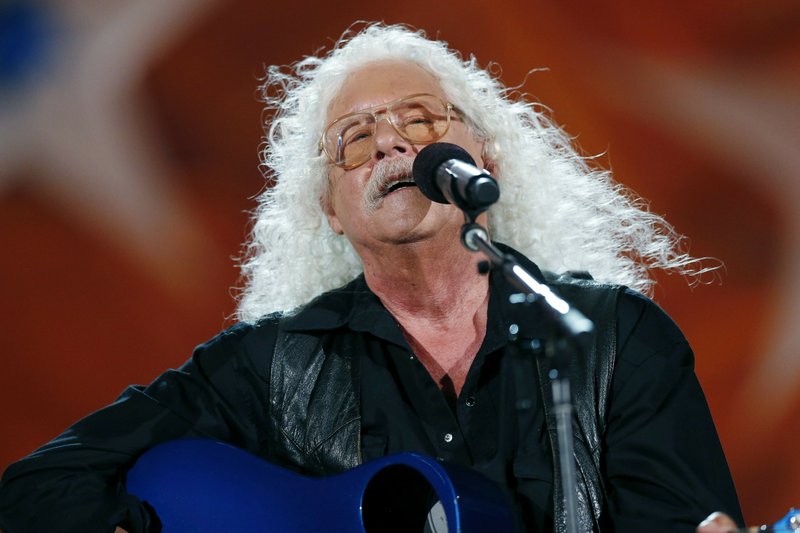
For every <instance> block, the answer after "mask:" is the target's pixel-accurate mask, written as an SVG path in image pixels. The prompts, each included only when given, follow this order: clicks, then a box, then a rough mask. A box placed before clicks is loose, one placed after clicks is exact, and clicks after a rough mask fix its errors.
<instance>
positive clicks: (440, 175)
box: [412, 143, 500, 214]
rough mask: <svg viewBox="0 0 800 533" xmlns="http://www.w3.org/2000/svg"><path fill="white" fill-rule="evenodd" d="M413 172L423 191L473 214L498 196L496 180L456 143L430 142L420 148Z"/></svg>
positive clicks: (484, 207)
mask: <svg viewBox="0 0 800 533" xmlns="http://www.w3.org/2000/svg"><path fill="white" fill-rule="evenodd" d="M412 173H413V175H414V181H415V182H416V183H417V186H418V187H419V190H420V191H421V192H422V194H424V195H425V196H427V197H428V198H430V199H431V200H433V201H434V202H438V203H440V204H453V205H456V206H458V207H459V208H461V209H463V210H465V211H470V212H472V213H473V214H476V213H480V212H481V211H485V210H486V209H488V208H489V206H490V205H492V204H493V203H495V202H496V201H497V199H498V198H499V197H500V188H499V187H498V186H497V181H496V180H495V179H494V178H493V177H492V176H491V175H489V173H488V172H486V171H485V170H482V169H480V168H478V167H476V166H475V160H474V159H472V156H470V155H469V153H467V151H466V150H464V149H463V148H461V147H460V146H456V145H455V144H450V143H433V144H430V145H428V146H426V147H425V148H423V149H422V150H420V152H419V154H417V158H416V159H415V160H414V167H413V170H412Z"/></svg>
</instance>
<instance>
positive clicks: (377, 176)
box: [364, 157, 414, 211]
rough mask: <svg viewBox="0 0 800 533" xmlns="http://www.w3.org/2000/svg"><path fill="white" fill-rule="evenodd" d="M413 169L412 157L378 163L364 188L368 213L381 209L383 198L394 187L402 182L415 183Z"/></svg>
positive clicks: (384, 160) (388, 159) (390, 159)
mask: <svg viewBox="0 0 800 533" xmlns="http://www.w3.org/2000/svg"><path fill="white" fill-rule="evenodd" d="M413 167H414V159H413V158H411V157H391V158H386V159H381V160H380V161H378V163H377V164H376V165H375V166H374V167H373V169H372V175H371V176H370V179H369V182H368V183H367V186H366V187H365V188H364V206H365V207H366V209H367V211H374V210H375V209H377V208H378V207H380V205H381V202H383V197H384V196H386V194H387V193H388V192H389V189H390V188H391V187H392V185H394V184H396V183H400V182H402V181H414V178H413V173H412V169H413Z"/></svg>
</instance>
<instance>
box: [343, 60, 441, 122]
mask: <svg viewBox="0 0 800 533" xmlns="http://www.w3.org/2000/svg"><path fill="white" fill-rule="evenodd" d="M419 93H427V94H433V95H434V96H439V97H440V98H442V99H446V98H445V94H444V91H443V90H442V88H441V85H440V84H439V80H438V79H437V78H436V77H435V76H434V75H433V74H431V73H430V72H428V71H427V70H425V69H424V68H423V67H421V66H420V65H418V64H416V63H413V62H411V61H400V60H387V61H376V62H374V63H369V64H367V65H364V66H363V67H360V68H358V69H356V70H354V71H352V72H351V73H349V74H348V75H347V79H346V80H345V82H344V83H343V84H342V86H341V88H340V89H339V92H338V94H337V95H336V96H334V98H333V99H332V100H331V103H330V105H329V106H328V115H329V117H331V118H333V117H339V116H342V115H346V114H348V113H353V112H356V111H362V110H365V109H371V108H374V107H379V106H381V105H382V104H386V103H388V102H391V101H393V100H397V99H398V98H402V97H405V96H409V95H411V94H419Z"/></svg>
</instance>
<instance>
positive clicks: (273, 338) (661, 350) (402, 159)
mask: <svg viewBox="0 0 800 533" xmlns="http://www.w3.org/2000/svg"><path fill="white" fill-rule="evenodd" d="M276 90H277V94H276ZM264 94H265V97H266V99H267V102H268V104H269V105H270V106H272V107H275V108H277V114H276V116H275V118H274V119H273V121H272V123H271V127H270V129H269V135H268V142H267V143H266V148H265V154H264V157H265V161H264V163H265V166H266V167H267V168H268V169H269V178H271V179H272V180H274V182H275V184H274V186H273V187H272V188H270V189H268V190H267V191H266V192H265V193H264V195H263V196H262V199H261V207H260V209H259V211H258V213H257V215H256V223H255V226H254V230H253V235H252V240H251V243H250V244H249V248H248V251H249V253H248V258H247V260H246V262H245V263H244V265H243V269H244V273H245V275H246V277H247V280H248V283H247V286H246V288H245V290H244V291H243V294H242V297H241V300H240V305H239V318H240V320H241V322H240V323H239V324H238V325H236V326H234V327H232V328H230V329H229V330H227V331H225V332H223V333H222V334H220V335H219V336H218V337H216V338H215V339H213V340H211V341H209V342H208V343H206V344H204V345H202V346H200V347H199V348H198V349H197V350H196V351H195V353H194V355H193V357H192V359H191V360H189V361H188V362H187V363H186V364H185V365H184V366H183V367H181V368H180V369H179V370H177V371H169V372H167V373H165V374H163V375H162V376H160V377H159V378H157V379H156V380H155V381H154V382H153V383H152V384H151V385H150V386H148V387H147V388H142V387H131V388H129V389H128V390H127V391H126V392H125V393H124V394H123V395H122V396H121V397H120V399H118V400H117V401H116V402H115V403H114V404H113V405H111V406H109V407H107V408H105V409H102V410H100V411H98V412H97V413H94V414H93V415H90V416H89V417H87V418H85V419H83V420H82V421H80V422H78V423H76V424H75V425H74V426H72V427H71V428H70V429H68V430H67V431H66V432H65V433H64V434H63V435H61V436H60V437H58V438H57V439H55V440H54V441H52V442H51V443H49V444H47V445H45V446H44V447H43V448H41V449H40V450H38V451H36V452H35V453H34V454H32V455H31V456H30V457H28V458H25V459H23V460H21V461H20V462H19V463H17V464H15V465H12V466H11V467H10V468H9V469H8V471H7V472H6V473H5V476H4V478H3V485H2V492H1V493H0V516H1V517H2V520H0V525H2V526H3V527H4V528H6V531H7V533H12V532H14V531H47V530H53V529H56V530H58V529H62V530H68V531H92V530H97V531H110V530H112V529H113V528H114V527H117V526H118V527H120V528H124V529H126V530H132V531H134V530H135V531H141V530H146V529H147V528H148V527H149V526H148V524H153V523H154V522H155V518H154V516H153V514H154V513H157V512H158V509H156V510H155V511H153V510H152V509H149V508H148V507H147V506H146V505H143V504H142V503H141V502H140V501H139V500H138V499H137V498H135V497H134V496H132V495H129V494H126V493H125V490H124V486H123V483H122V482H121V480H122V479H123V476H124V473H125V471H126V469H128V468H130V465H131V464H132V463H133V462H134V461H135V459H136V458H137V457H138V456H139V455H140V454H141V453H142V452H144V451H145V450H147V449H150V448H152V447H153V446H154V445H156V444H159V443H162V442H165V441H170V440H174V439H178V438H182V437H186V436H202V437H206V438H211V439H215V440H221V441H225V442H228V443H231V444H234V445H236V446H239V447H241V448H243V449H245V450H248V451H250V452H252V453H254V454H256V455H260V456H262V457H265V458H267V459H269V460H270V461H273V462H275V463H278V464H282V465H285V466H290V467H292V468H293V469H298V470H301V471H303V472H306V473H310V474H329V473H333V472H338V471H343V470H346V469H349V468H351V467H353V466H356V465H358V464H359V463H361V462H365V461H367V460H370V459H374V458H378V457H381V456H384V455H386V454H389V453H393V452H400V451H417V452H422V453H425V454H428V455H430V456H433V457H437V458H441V459H443V460H444V461H447V462H450V463H455V464H461V465H465V466H468V467H471V468H473V469H475V470H477V471H479V472H482V473H483V474H485V475H486V476H488V477H489V478H491V479H493V480H494V481H495V482H496V483H497V484H498V485H499V486H500V487H503V488H504V489H505V490H506V491H507V493H508V494H509V495H510V496H511V499H512V501H513V503H514V510H515V512H516V515H517V520H518V522H519V524H520V528H522V529H525V530H528V531H551V530H553V529H556V530H558V531H563V530H564V523H565V518H564V516H563V507H562V506H561V505H560V501H559V498H557V497H556V495H558V494H559V493H560V490H561V482H560V480H559V479H558V476H554V473H553V472H554V464H553V455H552V452H553V447H554V445H555V444H554V443H553V442H552V441H551V440H550V435H551V434H552V430H553V429H554V428H553V427H552V420H551V418H550V417H549V416H547V412H548V409H549V407H550V402H551V399H550V398H549V396H548V394H545V389H546V388H547V384H546V382H545V381H544V380H543V378H540V377H537V376H536V375H533V374H532V375H530V376H526V377H523V379H519V376H518V375H515V373H518V372H519V370H518V369H517V368H516V367H515V366H514V365H513V364H512V363H511V361H510V359H511V358H510V357H509V356H508V352H509V350H510V347H509V340H508V337H507V326H508V321H507V320H508V318H509V313H510V311H509V310H508V309H507V305H506V304H505V302H506V301H507V300H508V296H509V295H510V294H511V293H512V292H513V290H512V289H511V288H510V287H509V286H508V285H507V284H506V282H505V281H504V280H503V277H502V276H501V275H499V274H498V273H495V272H492V273H491V274H489V275H484V274H481V273H480V272H479V270H478V268H477V267H478V262H479V261H480V260H481V259H482V257H480V256H479V254H475V253H471V252H469V251H467V250H466V249H465V248H464V247H463V246H462V244H461V243H460V240H459V231H460V228H461V226H462V224H463V222H464V216H463V214H462V212H461V211H460V210H459V209H457V208H456V207H454V206H452V205H448V204H440V203H433V202H431V201H430V200H428V199H427V198H426V197H425V196H423V195H422V194H421V193H420V191H419V189H418V188H417V187H416V186H415V182H414V180H413V178H412V164H413V162H414V159H415V157H416V155H417V153H418V152H419V151H420V150H421V149H422V148H423V147H424V146H425V145H428V144H431V143H434V142H439V141H446V142H449V143H453V144H456V145H459V146H461V147H463V148H464V149H465V150H466V151H467V152H468V153H469V154H470V155H471V156H472V158H473V159H474V160H475V161H476V162H477V164H478V165H479V166H481V167H483V168H485V169H487V170H488V171H490V172H491V173H493V174H494V175H495V176H496V177H497V178H498V181H499V183H500V186H501V189H502V194H501V198H500V201H499V202H498V203H497V204H496V205H495V206H493V207H492V208H491V209H490V210H489V211H488V213H486V214H484V215H481V217H480V218H479V221H480V222H482V223H484V224H486V225H487V226H488V229H489V231H490V232H491V234H492V237H493V240H495V241H499V242H502V243H505V245H509V246H510V247H503V250H504V251H506V252H507V253H510V254H512V255H514V256H515V257H516V258H517V259H518V260H519V261H520V262H521V263H522V264H523V265H524V266H525V267H526V268H527V269H528V271H529V272H531V273H532V275H533V276H534V277H537V278H539V279H540V280H544V279H547V280H548V281H550V282H551V283H552V284H553V287H554V288H555V289H556V290H557V291H559V292H560V293H561V294H562V295H564V297H565V298H567V299H568V300H570V301H571V302H572V303H573V304H574V305H575V306H576V307H578V308H579V309H581V310H583V311H584V312H585V313H586V314H587V315H588V316H589V318H591V319H592V320H593V321H594V322H595V326H596V331H597V335H596V337H595V341H594V346H592V347H591V348H590V349H589V350H588V353H587V354H585V357H584V358H578V360H574V361H573V364H572V368H571V370H572V372H571V376H572V379H573V389H574V396H575V399H576V401H575V404H576V409H577V412H576V413H575V416H576V420H579V421H580V423H579V424H576V425H575V428H576V432H577V439H576V442H575V454H574V455H575V457H576V458H577V461H578V464H579V467H580V469H581V472H582V474H583V476H584V477H583V482H582V483H581V484H580V489H579V490H580V491H581V497H580V498H578V501H579V509H578V511H579V512H578V515H579V518H580V524H579V527H580V528H581V530H582V531H583V530H589V529H595V530H603V531H636V532H641V531H693V530H694V529H695V528H696V527H697V524H698V523H699V522H700V521H701V520H703V519H704V518H705V517H706V516H708V515H709V514H710V513H711V512H713V511H722V512H724V513H727V514H729V515H731V516H732V517H733V518H734V519H737V520H739V521H741V512H740V510H739V505H738V502H737V497H736V493H735V490H734V488H733V483H732V481H731V478H730V474H729V472H728V468H727V465H726V462H725V458H724V456H723V454H722V450H721V448H720V445H719V441H718V438H717V435H716V431H715V429H714V426H713V423H712V421H711V417H710V414H709V412H708V408H707V406H706V403H705V399H704V397H703V394H702V391H701V389H700V386H699V384H698V382H697V380H696V377H695V375H694V372H693V357H692V353H691V350H690V348H689V346H688V344H687V343H686V341H685V339H684V338H683V336H682V335H681V333H680V331H679V330H678V329H677V327H676V326H675V325H674V324H673V322H672V321H671V320H670V319H669V318H668V317H667V316H666V315H665V314H664V313H663V312H662V311H661V310H660V309H659V308H658V307H657V306H656V305H655V304H654V303H652V302H651V301H650V300H648V299H647V298H646V297H644V296H642V294H641V293H640V292H636V290H638V291H642V292H647V290H648V288H649V287H650V284H651V281H650V279H649V278H648V276H647V272H648V270H649V269H650V268H668V269H677V270H678V271H681V272H684V273H686V272H690V271H691V268H692V264H693V262H692V260H691V258H689V257H687V256H685V255H682V254H680V253H678V252H677V251H676V243H677V239H676V237H675V235H674V234H673V233H672V230H671V228H670V227H669V226H668V225H667V224H666V223H665V222H664V221H663V220H661V219H660V218H659V217H657V216H655V215H653V214H651V213H648V212H647V211H645V210H643V209H641V208H640V207H639V205H638V204H637V203H636V202H634V201H632V200H631V199H630V198H631V196H630V195H629V194H627V193H622V192H621V191H620V189H619V187H618V186H617V185H615V184H614V183H613V182H612V181H611V179H610V177H609V176H608V174H607V173H604V172H600V171H596V170H592V169H590V168H588V167H587V166H586V164H585V163H584V161H583V160H582V159H581V158H580V157H579V156H578V155H577V154H576V153H575V151H574V150H573V149H572V148H571V147H570V145H569V142H568V140H567V139H566V137H565V135H564V134H563V133H562V132H561V131H560V130H559V129H558V128H557V127H555V126H553V125H552V124H550V123H549V122H548V121H547V120H546V118H545V117H544V116H543V115H542V114H541V113H540V112H539V111H538V110H537V109H535V108H534V107H533V106H531V105H530V104H527V103H524V102H515V101H511V100H509V99H507V98H505V96H504V89H503V88H502V87H501V85H500V84H499V83H498V82H497V81H496V80H494V79H492V78H491V77H490V76H489V75H488V74H487V73H486V72H485V71H483V70H480V69H479V68H477V67H476V65H475V63H474V61H462V60H461V59H460V58H459V57H458V55H457V54H455V53H453V52H451V51H450V50H448V49H447V48H446V46H445V44H444V43H441V42H435V41H429V40H427V39H425V38H424V37H423V36H422V35H420V34H419V33H414V32H412V31H409V30H407V29H405V28H402V27H385V26H382V25H372V26H369V27H367V28H366V29H364V30H363V31H362V32H361V33H359V34H357V35H354V36H352V37H350V38H346V39H343V40H341V41H340V42H339V43H338V44H337V46H336V47H335V49H334V50H333V51H331V52H330V54H329V55H328V56H327V57H325V58H316V57H311V58H307V59H305V60H303V61H302V62H300V63H299V64H298V65H296V68H295V69H294V73H287V72H286V71H283V70H281V69H277V68H273V69H271V70H270V71H269V77H268V81H267V84H266V86H265V93H264ZM499 246H503V245H499ZM526 256H527V257H526ZM531 260H533V261H535V262H536V263H537V264H538V266H537V264H534V263H533V262H531ZM539 267H541V268H542V270H540V268H539ZM543 270H546V271H552V272H562V271H566V270H573V271H588V272H590V273H591V275H592V276H593V278H594V281H591V280H588V279H576V278H574V277H570V276H561V277H557V276H554V275H549V274H544V273H543ZM583 277H584V278H585V276H583ZM337 287H338V288H337ZM531 368H533V367H531ZM520 383H523V384H524V385H523V386H524V387H527V388H529V390H528V391H526V392H531V391H532V394H531V396H530V397H531V398H533V404H534V405H533V406H532V407H530V408H529V409H527V410H526V411H518V410H517V409H516V408H515V403H514V402H515V394H517V393H519V391H518V390H516V389H517V388H518V387H519V384H520ZM587 406H588V407H587ZM726 519H727V518H718V519H716V520H715V521H714V522H713V523H711V522H710V523H709V525H708V526H704V527H709V528H711V527H717V526H719V527H727V524H728V523H727V522H725V523H723V522H722V520H726Z"/></svg>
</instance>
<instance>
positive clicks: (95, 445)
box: [0, 265, 741, 533]
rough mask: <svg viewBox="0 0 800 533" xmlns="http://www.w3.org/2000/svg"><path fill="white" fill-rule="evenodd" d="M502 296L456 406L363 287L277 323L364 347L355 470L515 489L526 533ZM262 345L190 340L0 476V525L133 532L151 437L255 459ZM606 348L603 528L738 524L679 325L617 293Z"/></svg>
mask: <svg viewBox="0 0 800 533" xmlns="http://www.w3.org/2000/svg"><path fill="white" fill-rule="evenodd" d="M531 267H532V266H531V265H529V269H530V268H531ZM533 268H535V267H533ZM509 292H510V291H509V290H508V289H507V288H505V287H504V286H503V283H502V282H501V281H500V280H499V279H497V278H495V277H493V278H492V280H491V296H490V302H489V312H488V319H487V332H486V336H485V338H484V341H483V344H482V345H481V347H480V349H479V352H478V354H477V356H476V358H475V361H474V363H473V365H472V367H471V368H470V370H469V373H468V376H467V379H466V382H465V384H464V387H463V389H462V391H461V394H460V395H459V396H458V398H457V399H455V401H454V402H453V401H448V398H447V396H446V395H445V394H443V393H442V391H441V390H440V389H439V387H438V385H437V384H436V383H434V381H433V380H432V379H431V377H430V375H429V374H428V373H427V371H426V370H425V368H424V366H423V365H422V364H421V363H420V361H419V360H418V359H417V358H416V356H415V355H414V354H413V352H412V351H411V350H410V348H409V346H408V343H407V342H406V340H405V338H404V337H403V335H402V332H401V330H400V329H399V327H398V325H397V323H396V322H395V320H394V318H393V317H392V316H391V314H389V312H388V311H387V310H386V309H385V308H384V306H383V305H382V304H381V303H380V300H379V299H378V298H377V297H376V296H375V294H373V293H372V292H371V291H370V290H369V288H368V287H367V285H366V283H365V281H364V279H363V277H359V278H357V279H356V280H354V281H353V282H351V283H350V284H349V285H347V286H346V287H344V288H343V289H339V290H337V291H333V292H332V293H328V294H326V295H324V296H323V297H321V298H320V299H318V300H316V301H315V302H312V303H311V304H310V305H309V306H308V307H307V308H306V309H305V310H304V311H302V312H301V313H299V314H298V315H296V316H294V317H292V318H290V319H289V320H288V321H287V328H288V329H292V328H296V329H297V330H310V329H314V330H319V331H323V332H325V334H331V333H335V332H337V331H339V332H341V333H342V334H344V335H350V334H359V335H365V336H367V337H368V338H370V339H371V342H369V343H367V345H368V346H369V347H371V348H370V349H368V350H366V352H365V353H363V354H362V357H361V358H360V361H359V364H360V369H361V372H360V375H361V383H360V388H361V398H362V403H361V412H362V455H363V459H364V460H369V459H371V458H374V457H378V456H382V455H385V454H387V453H392V452H398V451H419V452H423V453H426V454H429V455H431V456H434V457H441V458H443V459H444V460H446V461H450V462H454V463H458V464H462V465H467V466H471V467H473V468H476V469H477V470H479V471H481V472H483V473H485V474H486V475H487V476H489V477H490V478H492V479H494V480H495V481H496V482H497V483H498V484H500V485H501V486H502V487H505V488H506V489H507V490H508V491H509V492H510V493H512V494H513V496H514V498H515V502H516V505H517V508H518V510H519V512H520V516H521V517H522V519H523V521H524V523H525V525H526V528H527V529H528V530H530V531H539V530H542V531H546V530H549V529H551V524H552V494H551V493H552V476H553V474H552V468H553V466H552V461H551V458H550V450H549V445H548V443H547V438H546V436H545V435H544V431H543V430H544V418H543V415H542V414H541V409H538V408H537V406H534V408H533V409H532V410H531V411H530V412H529V416H518V415H517V413H516V412H515V411H514V404H513V396H512V392H511V389H512V388H511V387H509V382H510V378H511V375H512V372H513V371H514V369H513V368H512V367H511V365H510V363H509V358H508V357H504V355H505V353H506V350H507V345H508V340H507V336H506V333H505V328H506V327H507V324H506V322H505V317H504V316H503V315H504V306H503V305H502V302H503V301H504V299H505V298H507V295H508V293H509ZM274 336H275V331H274V328H270V327H269V323H268V322H264V323H262V324H261V325H256V326H248V325H238V326H235V327H233V328H231V329H230V330H228V331H226V332H223V333H222V334H220V335H219V336H218V337H216V338H215V339H213V340H212V341H209V342H208V343H206V344H204V345H202V346H200V347H199V348H198V349H197V350H196V352H195V354H194V356H193V358H192V359H191V360H190V361H189V362H187V364H186V365H184V366H183V367H182V368H181V369H180V370H178V371H169V372H167V373H165V374H163V375H162V376H160V377H159V378H157V379H156V380H155V381H154V382H153V383H152V384H151V385H150V386H148V387H147V388H141V387H132V388H129V390H128V391H126V393H125V394H123V396H122V397H120V399H119V400H118V401H117V402H115V403H114V404H112V405H110V406H109V407H106V408H104V409H102V410H100V411H98V412H96V413H94V414H93V415H90V416H89V417H87V418H85V419H83V420H81V421H79V422H78V423H76V424H75V425H74V426H73V427H71V428H70V429H69V430H67V431H66V432H65V433H64V434H63V435H61V436H60V437H58V438H57V439H55V440H54V441H52V442H51V443H50V444H48V445H46V446H45V447H43V448H42V449H40V450H38V451H37V452H35V453H34V454H32V455H31V456H29V457H28V458H26V459H24V460H22V461H20V462H19V463H17V464H15V465H12V466H11V467H9V469H8V470H7V471H6V473H5V474H4V478H3V482H2V483H3V484H2V486H0V488H1V490H0V526H2V527H4V528H6V530H7V531H8V532H9V533H13V532H14V531H17V530H18V529H17V528H19V530H22V531H28V530H36V531H38V530H48V529H49V528H51V527H55V526H57V527H55V530H65V531H93V530H96V531H106V530H108V528H109V527H110V526H111V525H115V524H120V523H123V524H125V525H127V526H128V527H129V528H131V530H141V529H143V528H144V527H146V524H147V523H148V517H147V511H146V510H145V508H144V507H143V506H142V505H141V504H140V503H139V502H138V501H137V500H136V499H135V498H133V497H131V496H128V495H125V494H124V493H122V491H121V489H120V487H121V473H122V472H124V470H125V469H126V468H128V467H129V466H130V464H131V463H132V462H133V461H134V460H135V458H136V457H137V456H138V455H139V454H140V453H141V452H142V451H144V450H146V449H147V448H150V447H152V446H153V445H155V444H157V443H159V442H164V441H167V440H172V439H175V438H180V437H185V436H205V437H209V438H213V439H217V440H223V441H227V442H230V443H232V444H234V445H237V446H240V447H242V448H244V449H247V450H249V451H251V452H253V453H258V454H262V455H268V450H264V449H263V443H264V442H265V438H264V431H268V430H269V424H268V420H267V417H266V414H265V413H267V412H268V411H269V409H268V405H267V401H268V393H267V392H268V391H267V389H266V387H268V383H269V369H270V362H271V346H272V345H273V344H274ZM617 346H618V353H617V359H616V366H615V374H614V380H613V387H612V393H611V398H610V405H609V409H610V410H609V416H608V430H607V433H606V435H604V439H603V464H604V471H603V476H604V478H605V480H606V481H607V491H608V494H609V504H608V509H607V516H608V519H609V520H610V524H611V525H612V526H613V529H614V530H615V531H631V532H634V531H635V532H640V531H649V532H656V531H687V532H688V531H693V530H694V527H695V525H696V524H697V523H698V522H699V521H700V520H702V519H703V518H704V517H705V516H706V515H707V514H708V513H710V512H711V511H716V510H721V511H724V512H727V513H729V514H731V515H732V516H733V517H734V518H735V519H737V520H739V521H741V512H740V510H739V506H738V501H737V498H736V494H735V491H734V489H733V484H732V481H731V478H730V474H729V472H728V468H727V464H726V462H725V458H724V456H723V454H722V450H721V447H720V444H719V440H718V438H717V435H716V431H715V429H714V425H713V422H712V420H711V417H710V413H709V411H708V408H707V406H706V402H705V399H704V397H703V394H702V391H701V389H700V386H699V384H698V382H697V379H696V377H695V375H694V371H693V356H692V353H691V350H690V348H689V346H688V344H687V343H686V341H685V339H684V338H683V336H682V334H681V333H680V331H679V330H678V328H677V327H676V326H675V325H674V323H673V322H672V321H671V320H670V319H669V317H667V316H666V314H664V313H663V311H661V310H660V309H659V308H658V306H656V305H655V304H654V303H652V302H651V301H650V300H648V299H646V298H644V297H643V296H641V295H638V294H637V293H634V292H632V291H628V290H625V291H623V292H622V293H621V297H620V301H619V303H618V317H617ZM535 381H536V380H534V379H531V383H534V385H535ZM532 397H533V398H538V394H533V395H532ZM45 510H47V512H44V511H45ZM18 524H24V526H20V525H18Z"/></svg>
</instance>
